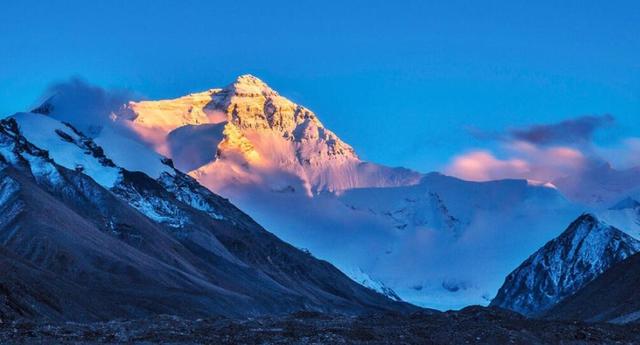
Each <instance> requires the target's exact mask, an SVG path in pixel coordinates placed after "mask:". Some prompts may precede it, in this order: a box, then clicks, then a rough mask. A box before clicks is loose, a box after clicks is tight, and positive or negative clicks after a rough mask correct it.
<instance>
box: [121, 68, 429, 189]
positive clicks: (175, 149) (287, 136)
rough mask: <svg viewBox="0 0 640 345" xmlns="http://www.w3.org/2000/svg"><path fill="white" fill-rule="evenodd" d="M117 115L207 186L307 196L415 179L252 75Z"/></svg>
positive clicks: (415, 175)
mask: <svg viewBox="0 0 640 345" xmlns="http://www.w3.org/2000/svg"><path fill="white" fill-rule="evenodd" d="M120 116H121V118H123V119H130V120H131V121H130V122H125V123H127V124H128V125H129V126H130V127H131V128H132V129H133V130H134V131H135V132H136V133H137V134H138V135H139V136H140V137H141V138H142V139H143V140H145V141H146V142H148V143H150V144H152V145H153V146H154V147H155V148H156V150H157V151H158V152H160V153H162V154H163V155H165V156H167V157H171V158H173V159H174V161H175V163H176V167H177V168H178V169H181V170H184V171H187V172H190V174H191V175H192V176H196V177H197V178H198V180H199V181H201V182H202V183H203V184H205V185H206V186H208V187H211V188H212V189H213V190H223V189H225V188H228V187H229V186H230V185H233V184H237V183H240V184H246V183H254V184H257V185H260V186H263V187H267V188H270V189H274V190H282V189H288V188H298V189H303V190H304V191H305V192H307V193H308V194H309V195H313V194H317V193H318V192H321V191H338V190H343V189H349V188H354V187H382V186H395V185H407V184H414V183H416V182H417V181H418V180H419V178H420V174H418V173H415V172H412V171H410V170H407V169H401V168H397V169H391V168H387V167H383V166H379V165H376V164H371V163H366V162H363V161H361V160H360V159H359V158H358V156H357V155H356V153H355V151H354V150H353V148H352V147H351V146H349V145H348V144H346V143H345V142H343V141H342V140H340V138H338V137H337V136H336V135H335V134H334V133H333V132H331V131H330V130H328V129H327V128H325V127H324V125H323V124H322V123H321V122H320V120H319V119H318V117H317V116H316V115H315V114H314V113H313V112H312V111H311V110H309V109H307V108H305V107H303V106H301V105H298V104H295V103H293V102H291V101H290V100H288V99H287V98H285V97H282V96H280V95H279V94H278V93H277V92H276V91H274V90H273V89H271V88H270V87H269V86H268V85H266V84H265V83H264V82H262V81H261V80H259V79H258V78H256V77H254V76H251V75H243V76H240V77H238V78H237V79H236V80H235V81H234V82H233V83H232V84H230V85H229V86H227V87H225V88H222V89H211V90H208V91H205V92H201V93H195V94H191V95H188V96H185V97H181V98H178V99H174V100H163V101H145V102H137V103H136V102H131V103H129V105H128V106H127V109H126V110H124V111H123V112H122V114H121V115H120Z"/></svg>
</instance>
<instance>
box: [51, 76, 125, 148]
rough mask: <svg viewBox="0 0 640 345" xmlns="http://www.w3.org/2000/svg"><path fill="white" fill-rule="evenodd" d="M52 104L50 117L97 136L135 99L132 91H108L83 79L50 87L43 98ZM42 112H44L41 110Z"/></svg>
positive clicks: (75, 79) (74, 79)
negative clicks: (114, 115)
mask: <svg viewBox="0 0 640 345" xmlns="http://www.w3.org/2000/svg"><path fill="white" fill-rule="evenodd" d="M41 99H42V100H43V103H42V104H50V105H51V106H50V107H49V108H48V109H47V110H48V115H49V116H52V117H54V118H56V119H58V120H61V121H65V122H69V123H71V124H73V125H74V126H76V127H77V128H78V129H80V130H81V131H83V132H84V133H86V134H88V135H90V136H94V135H96V134H97V133H99V132H100V130H101V129H102V127H103V126H104V125H105V124H107V122H109V121H111V115H112V114H113V113H114V112H117V111H119V110H121V109H122V108H123V106H124V105H126V104H127V103H128V102H129V101H130V100H134V99H136V97H135V95H134V93H133V92H131V91H127V90H107V89H104V88H101V87H99V86H96V85H91V84H89V83H88V82H86V81H84V80H82V79H80V78H72V79H70V80H68V81H65V82H59V83H55V84H53V85H51V86H50V87H49V88H48V89H47V90H46V91H45V93H44V94H43V96H42V97H41ZM41 109H42V108H41Z"/></svg>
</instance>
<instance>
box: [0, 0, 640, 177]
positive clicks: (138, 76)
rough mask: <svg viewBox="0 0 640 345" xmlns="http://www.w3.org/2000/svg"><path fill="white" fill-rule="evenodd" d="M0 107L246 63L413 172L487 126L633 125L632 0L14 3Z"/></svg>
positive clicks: (158, 83) (185, 85) (636, 61)
mask: <svg viewBox="0 0 640 345" xmlns="http://www.w3.org/2000/svg"><path fill="white" fill-rule="evenodd" d="M1 7H2V11H1V12H0V86H1V87H0V114H10V113H13V112H16V111H19V110H23V109H25V108H28V107H30V106H32V105H33V104H34V103H35V102H36V100H37V99H38V97H39V95H40V94H41V93H42V92H43V90H44V89H46V87H47V86H48V85H50V84H51V83H53V82H56V81H61V80H65V79H68V78H69V77H72V76H80V77H82V78H84V79H86V80H87V81H89V82H91V83H94V84H97V85H100V86H103V87H106V88H126V89H130V90H134V91H135V92H136V93H138V94H139V95H141V96H143V97H145V98H151V99H155V98H167V97H174V96H179V95H182V94H185V93H188V92H193V91H199V90H204V89H208V88H211V87H215V86H222V85H225V84H227V83H229V82H231V81H232V80H233V79H234V77H235V76H237V75H240V74H244V73H251V74H255V75H256V76H258V77H260V78H262V79H263V80H265V81H266V82H267V83H269V84H270V85H271V86H272V87H273V88H275V89H276V90H278V91H280V92H281V93H282V94H284V95H285V96H288V97H289V98H291V99H293V100H294V101H296V102H299V103H302V104H304V105H306V106H308V107H309V108H311V109H312V110H314V111H315V112H316V113H317V114H318V116H319V117H320V118H321V119H322V120H323V122H324V123H325V125H326V126H327V127H329V128H331V129H332V130H333V131H335V132H336V133H337V134H338V135H339V136H340V137H342V138H343V139H344V140H345V141H347V142H349V143H350V144H352V145H353V146H354V147H355V148H356V150H357V151H358V152H359V153H360V155H361V156H362V157H363V158H365V159H368V160H372V161H376V162H381V163H386V164H391V165H404V166H408V167H412V168H415V169H419V170H423V171H427V170H433V169H439V168H441V167H442V166H443V165H444V164H446V163H447V162H448V161H449V160H450V159H451V157H452V156H454V155H456V154H458V153H460V152H464V151H465V150H469V149H472V148H475V147H479V146H483V145H484V146H489V147H491V146H492V145H496V144H495V143H484V142H479V141H478V139H474V138H473V137H472V136H470V135H469V134H468V133H467V130H466V129H467V128H469V127H474V128H479V129H482V130H485V131H500V130H504V129H508V128H513V127H519V126H527V125H531V124H536V123H549V122H558V121H561V120H565V119H570V118H574V117H577V116H582V115H602V114H612V115H613V116H614V117H615V119H616V122H615V126H614V127H613V128H611V129H609V130H608V131H609V132H608V133H609V134H607V133H604V134H603V135H602V137H601V138H599V140H601V141H604V142H606V141H612V140H614V139H611V138H612V137H624V136H634V135H640V121H638V117H639V116H640V24H639V23H640V2H637V1H610V2H606V3H605V2H603V1H562V4H558V2H557V1H537V2H530V1H527V2H525V1H482V2H480V1H466V2H458V1H438V2H435V1H433V2H432V1H395V2H392V1H372V0H369V1H348V2H347V1H275V0H274V1H256V2H254V1H241V2H240V1H221V2H217V1H158V0H156V1H135V0H134V1H109V2H107V1H47V2H40V1H19V2H18V1H15V2H8V1H6V2H5V3H3V4H2V6H1Z"/></svg>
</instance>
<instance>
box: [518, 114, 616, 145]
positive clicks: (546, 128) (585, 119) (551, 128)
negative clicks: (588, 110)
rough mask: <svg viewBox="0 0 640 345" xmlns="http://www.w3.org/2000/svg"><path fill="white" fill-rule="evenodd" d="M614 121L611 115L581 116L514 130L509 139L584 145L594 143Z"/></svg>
mask: <svg viewBox="0 0 640 345" xmlns="http://www.w3.org/2000/svg"><path fill="white" fill-rule="evenodd" d="M614 121H615V119H614V117H613V116H611V115H601V116H592V115H590V116H581V117H577V118H574V119H569V120H565V121H561V122H558V123H552V124H541V125H534V126H530V127H526V128H519V129H512V130H511V131H509V137H510V138H512V139H513V140H520V141H526V142H529V143H533V144H539V145H552V144H566V143H572V144H584V143H589V142H591V141H592V139H593V134H594V133H595V132H596V131H597V130H598V129H600V128H603V127H606V126H610V125H611V124H613V123H614Z"/></svg>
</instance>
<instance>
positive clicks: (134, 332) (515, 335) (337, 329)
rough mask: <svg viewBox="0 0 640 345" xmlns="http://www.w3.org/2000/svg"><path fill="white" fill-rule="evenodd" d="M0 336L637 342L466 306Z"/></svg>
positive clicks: (636, 334) (116, 324)
mask: <svg viewBox="0 0 640 345" xmlns="http://www.w3.org/2000/svg"><path fill="white" fill-rule="evenodd" d="M0 339H1V341H2V344H122V343H126V344H156V343H162V344H638V343H640V325H637V324H632V325H624V326H623V325H613V324H602V323H598V324H590V323H580V322H558V321H541V320H531V319H526V318H524V317H522V316H520V315H518V314H514V313H510V312H507V311H504V310H497V309H489V308H481V307H469V308H466V309H463V310H461V311H457V312H446V313H430V312H418V313H414V314H410V315H401V314H388V313H387V314H373V315H367V316H359V317H348V316H336V315H326V314H319V313H311V312H300V313H294V314H290V315H286V316H280V317H274V316H265V317H259V318H250V319H243V320H236V319H228V318H207V319H199V320H185V319H180V318H176V317H172V316H157V317H153V318H150V319H141V320H133V321H130V320H118V321H110V322H98V323H89V324H80V323H50V324H47V323H36V322H32V321H12V322H4V323H2V324H0Z"/></svg>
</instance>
